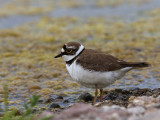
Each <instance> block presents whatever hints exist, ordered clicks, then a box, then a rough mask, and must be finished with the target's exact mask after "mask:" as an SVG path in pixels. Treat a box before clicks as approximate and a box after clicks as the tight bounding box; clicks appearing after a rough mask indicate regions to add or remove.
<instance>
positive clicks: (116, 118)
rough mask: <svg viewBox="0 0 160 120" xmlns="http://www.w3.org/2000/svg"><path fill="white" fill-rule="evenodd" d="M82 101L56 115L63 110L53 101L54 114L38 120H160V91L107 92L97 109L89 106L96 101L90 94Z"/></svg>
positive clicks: (40, 116) (82, 96) (51, 113)
mask: <svg viewBox="0 0 160 120" xmlns="http://www.w3.org/2000/svg"><path fill="white" fill-rule="evenodd" d="M57 99H61V98H57ZM79 99H80V100H83V102H78V103H75V104H73V105H71V106H70V107H69V108H67V109H64V110H62V109H61V112H56V111H59V110H60V108H61V107H60V105H58V104H56V103H55V102H53V106H51V107H52V112H51V111H50V112H49V111H43V112H42V113H41V114H40V115H38V116H37V118H36V120H38V119H40V118H43V117H46V116H53V117H52V120H151V119H152V120H159V117H160V114H159V113H160V89H154V90H150V89H138V88H137V89H131V90H122V89H115V90H111V91H106V94H105V95H104V98H103V102H102V103H100V102H97V103H96V104H95V105H94V106H93V105H92V103H91V102H90V103H88V102H89V101H92V100H93V96H92V95H90V94H89V93H86V94H82V95H80V97H79ZM58 109H59V110H58Z"/></svg>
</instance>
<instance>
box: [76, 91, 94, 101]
mask: <svg viewBox="0 0 160 120" xmlns="http://www.w3.org/2000/svg"><path fill="white" fill-rule="evenodd" d="M78 99H79V100H83V101H85V102H89V101H92V100H93V96H92V95H91V94H90V93H83V94H81V95H80V96H79V97H78Z"/></svg>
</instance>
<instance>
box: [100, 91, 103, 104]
mask: <svg viewBox="0 0 160 120" xmlns="http://www.w3.org/2000/svg"><path fill="white" fill-rule="evenodd" d="M102 96H103V89H100V99H99V102H102Z"/></svg>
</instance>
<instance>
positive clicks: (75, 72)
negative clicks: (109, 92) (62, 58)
mask: <svg viewBox="0 0 160 120" xmlns="http://www.w3.org/2000/svg"><path fill="white" fill-rule="evenodd" d="M66 67H67V70H68V72H69V74H70V76H71V77H72V79H73V80H75V81H76V82H78V83H80V84H81V85H83V86H85V87H90V88H95V85H97V87H98V88H104V87H106V86H109V85H110V84H112V83H114V81H116V80H118V79H120V78H121V77H123V76H124V75H125V73H126V72H128V71H129V70H131V69H132V67H126V68H123V69H121V70H117V71H110V72H97V71H89V70H86V69H83V67H81V66H80V65H78V64H76V60H75V61H74V62H73V63H72V64H71V65H70V66H69V65H67V64H66Z"/></svg>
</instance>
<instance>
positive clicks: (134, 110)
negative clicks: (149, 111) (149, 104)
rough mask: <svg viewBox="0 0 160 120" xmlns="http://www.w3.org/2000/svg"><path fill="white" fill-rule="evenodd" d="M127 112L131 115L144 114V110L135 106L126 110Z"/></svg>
mask: <svg viewBox="0 0 160 120" xmlns="http://www.w3.org/2000/svg"><path fill="white" fill-rule="evenodd" d="M127 111H128V112H129V113H131V114H137V115H138V114H144V113H145V111H146V110H145V108H144V107H141V106H136V107H132V108H128V109H127Z"/></svg>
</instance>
